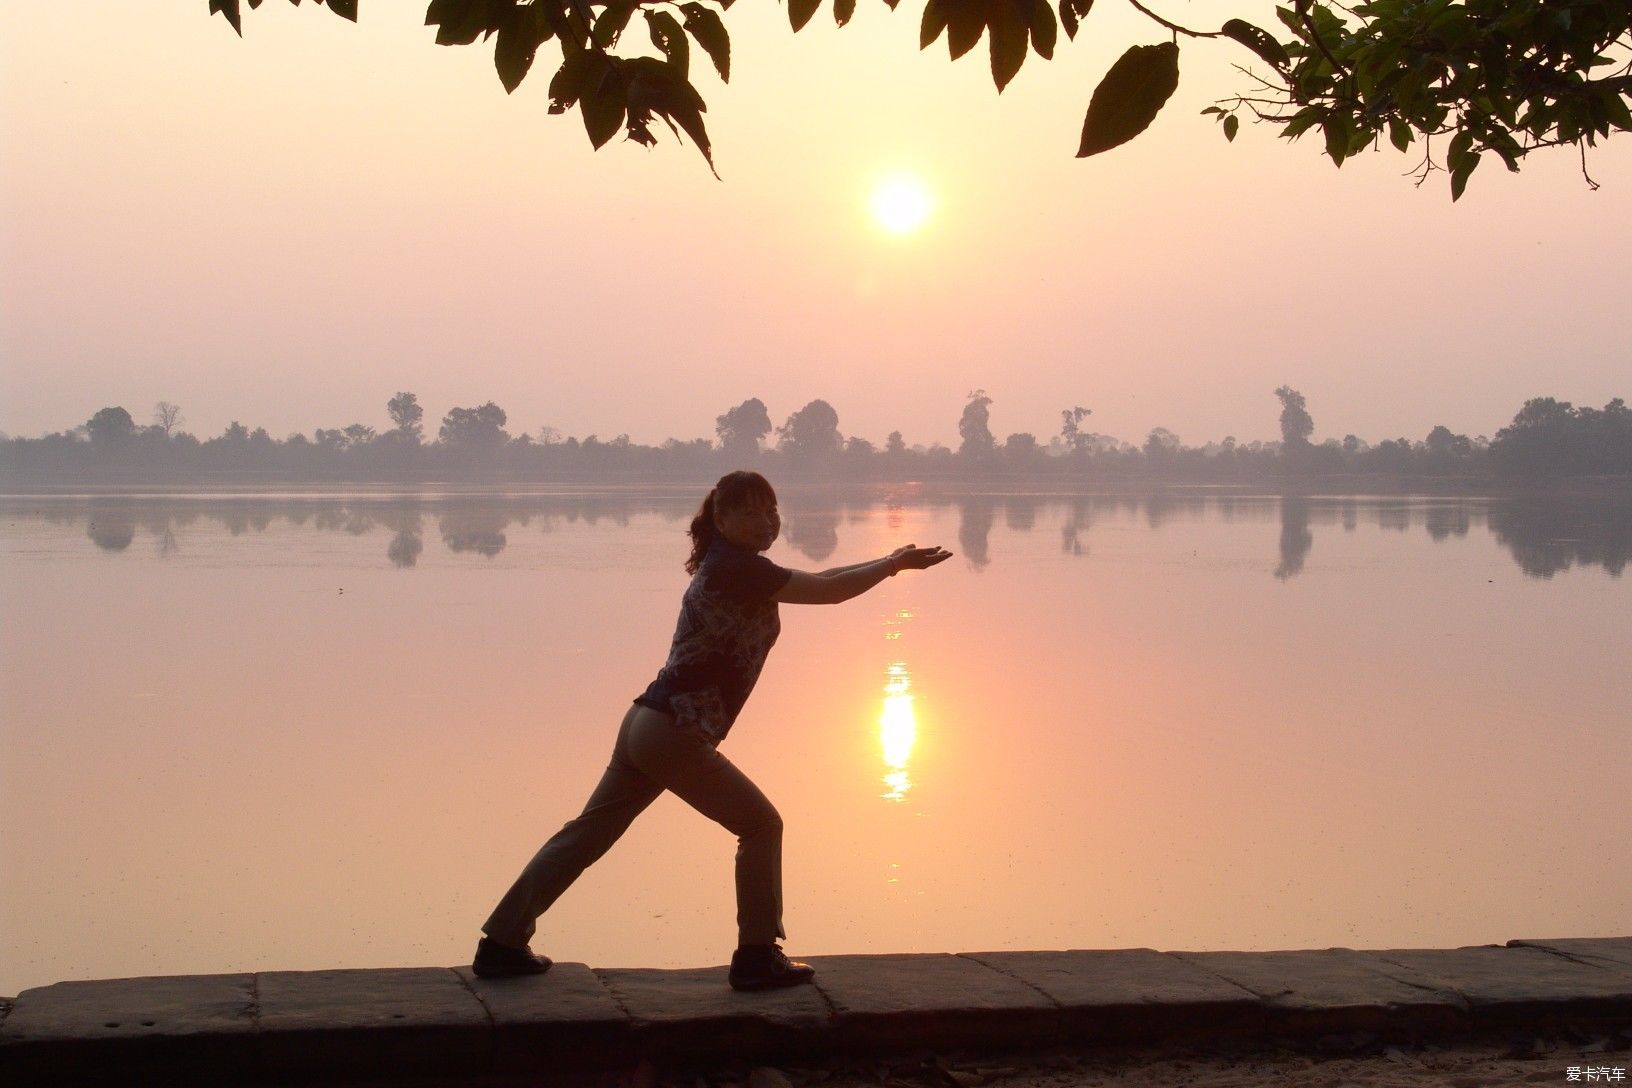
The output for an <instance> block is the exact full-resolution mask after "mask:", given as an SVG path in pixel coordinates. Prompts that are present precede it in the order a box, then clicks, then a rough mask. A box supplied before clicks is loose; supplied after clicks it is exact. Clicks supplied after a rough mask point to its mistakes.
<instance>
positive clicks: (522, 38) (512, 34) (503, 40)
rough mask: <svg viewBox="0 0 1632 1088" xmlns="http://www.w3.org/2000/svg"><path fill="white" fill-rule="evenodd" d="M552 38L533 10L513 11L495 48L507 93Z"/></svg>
mask: <svg viewBox="0 0 1632 1088" xmlns="http://www.w3.org/2000/svg"><path fill="white" fill-rule="evenodd" d="M331 2H332V0H331ZM549 36H550V35H549V31H548V28H547V27H546V26H544V24H543V23H542V22H541V21H540V20H538V19H537V18H536V17H535V14H534V11H533V9H532V8H515V9H513V10H512V11H511V12H510V14H509V16H508V18H506V19H505V21H504V25H503V26H502V27H500V28H499V40H498V41H497V42H496V43H495V44H494V46H493V66H494V67H495V68H497V69H498V72H499V82H501V83H503V84H504V89H505V92H506V93H511V92H513V91H515V89H516V88H517V87H519V86H521V81H522V80H523V79H525V78H527V71H528V69H530V68H531V67H532V66H533V57H535V56H536V55H537V54H538V47H539V46H540V45H542V44H543V42H544V39H545V38H547V37H549Z"/></svg>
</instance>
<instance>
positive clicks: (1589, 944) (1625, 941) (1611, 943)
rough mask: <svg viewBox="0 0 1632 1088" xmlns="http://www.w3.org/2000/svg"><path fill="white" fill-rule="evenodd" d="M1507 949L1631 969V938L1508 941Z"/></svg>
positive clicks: (1556, 938)
mask: <svg viewBox="0 0 1632 1088" xmlns="http://www.w3.org/2000/svg"><path fill="white" fill-rule="evenodd" d="M1507 947H1509V948H1543V949H1546V950H1547V951H1549V952H1557V953H1560V954H1562V955H1565V956H1569V957H1570V958H1571V959H1579V960H1586V961H1588V962H1591V963H1596V964H1599V965H1600V966H1603V965H1604V964H1605V963H1609V964H1616V965H1618V966H1621V967H1628V968H1632V937H1553V938H1549V939H1547V940H1519V941H1508V942H1507Z"/></svg>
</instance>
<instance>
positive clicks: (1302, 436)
mask: <svg viewBox="0 0 1632 1088" xmlns="http://www.w3.org/2000/svg"><path fill="white" fill-rule="evenodd" d="M1275 395H1276V396H1277V397H1279V398H1280V401H1281V441H1282V442H1283V443H1284V444H1285V445H1286V448H1287V449H1289V450H1296V449H1301V448H1303V447H1306V446H1308V445H1309V436H1310V435H1312V434H1314V433H1315V421H1314V420H1313V419H1312V418H1310V415H1309V411H1308V409H1307V408H1306V407H1305V404H1304V399H1303V394H1302V393H1300V392H1298V391H1297V390H1296V389H1293V388H1292V387H1291V386H1289V385H1283V386H1281V387H1280V388H1279V389H1277V390H1275Z"/></svg>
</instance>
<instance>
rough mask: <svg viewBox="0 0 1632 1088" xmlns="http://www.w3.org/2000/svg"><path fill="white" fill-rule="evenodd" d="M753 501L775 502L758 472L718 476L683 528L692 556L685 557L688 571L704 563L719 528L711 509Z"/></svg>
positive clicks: (693, 570) (767, 483) (767, 481)
mask: <svg viewBox="0 0 1632 1088" xmlns="http://www.w3.org/2000/svg"><path fill="white" fill-rule="evenodd" d="M752 502H764V503H768V504H769V505H771V506H775V505H776V491H775V490H774V489H772V487H771V482H770V481H769V480H767V479H766V478H765V477H763V476H761V475H760V474H759V473H757V472H748V471H742V470H739V471H737V472H728V473H726V474H725V475H724V476H721V477H720V479H719V482H718V483H716V484H715V485H714V487H713V488H712V489H711V490H710V491H709V493H708V495H707V496H705V497H704V499H703V505H702V506H700V507H698V508H697V516H696V517H694V518H692V519H691V527H690V528H688V529H687V530H686V535H687V536H689V537H691V556H690V557H689V558H688V559H687V560H686V573H687V574H696V573H697V568H698V567H700V566H702V564H703V556H705V555H707V554H708V549H709V548H710V547H711V546H712V545H713V543H714V539H715V538H716V537H718V536H719V535H720V530H719V529H718V528H717V527H716V526H715V525H714V511H715V510H716V509H717V508H720V507H723V508H725V509H727V510H735V509H739V508H740V507H743V506H746V505H748V504H749V503H752Z"/></svg>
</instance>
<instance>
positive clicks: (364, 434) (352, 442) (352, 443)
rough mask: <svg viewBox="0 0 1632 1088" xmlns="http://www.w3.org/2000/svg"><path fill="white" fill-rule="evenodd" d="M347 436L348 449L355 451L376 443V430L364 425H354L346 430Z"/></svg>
mask: <svg viewBox="0 0 1632 1088" xmlns="http://www.w3.org/2000/svg"><path fill="white" fill-rule="evenodd" d="M345 435H346V446H347V448H350V449H355V448H357V447H358V446H366V445H368V444H369V443H370V442H372V441H374V428H373V427H370V426H368V425H366V424H363V423H353V424H352V425H351V426H349V427H347V428H346V430H345Z"/></svg>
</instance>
